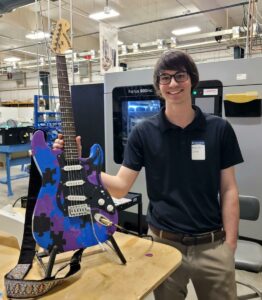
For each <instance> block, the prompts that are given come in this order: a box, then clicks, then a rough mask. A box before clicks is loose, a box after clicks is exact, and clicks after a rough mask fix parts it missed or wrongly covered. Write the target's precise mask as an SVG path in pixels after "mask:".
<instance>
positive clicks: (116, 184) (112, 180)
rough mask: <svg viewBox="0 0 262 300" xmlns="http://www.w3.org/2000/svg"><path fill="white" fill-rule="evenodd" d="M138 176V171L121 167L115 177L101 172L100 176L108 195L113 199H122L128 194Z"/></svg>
mask: <svg viewBox="0 0 262 300" xmlns="http://www.w3.org/2000/svg"><path fill="white" fill-rule="evenodd" d="M138 174H139V172H138V171H134V170H131V169H129V168H127V167H124V166H121V167H120V169H119V171H118V173H117V174H116V175H115V176H113V175H109V174H106V173H103V172H102V173H101V176H102V182H103V184H104V185H105V187H106V188H107V190H108V191H109V193H110V195H111V196H113V197H115V198H122V197H124V196H125V195H126V194H127V193H128V192H129V190H130V188H131V187H132V185H133V183H134V181H135V180H136V178H137V176H138Z"/></svg>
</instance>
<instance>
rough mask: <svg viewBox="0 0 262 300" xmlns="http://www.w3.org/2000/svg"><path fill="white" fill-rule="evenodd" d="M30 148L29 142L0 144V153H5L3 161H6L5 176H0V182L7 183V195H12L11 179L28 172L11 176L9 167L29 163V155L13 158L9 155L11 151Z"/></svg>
mask: <svg viewBox="0 0 262 300" xmlns="http://www.w3.org/2000/svg"><path fill="white" fill-rule="evenodd" d="M30 149H31V144H30V143H27V144H19V145H0V153H2V154H4V155H5V163H6V166H5V167H6V177H5V178H0V183H4V184H7V190H8V192H7V195H8V196H12V195H13V191H12V186H11V180H14V179H19V178H23V177H27V176H28V173H26V172H21V173H20V174H17V175H14V176H11V170H10V169H11V167H12V166H17V165H25V164H30V157H29V156H28V157H21V158H14V159H12V157H11V155H12V153H17V152H25V151H28V150H30Z"/></svg>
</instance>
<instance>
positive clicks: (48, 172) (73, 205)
mask: <svg viewBox="0 0 262 300" xmlns="http://www.w3.org/2000/svg"><path fill="white" fill-rule="evenodd" d="M32 155H33V158H34V161H35V163H36V165H37V167H38V170H39V172H40V174H41V176H42V186H41V189H40V192H39V195H38V198H37V201H36V205H35V208H34V213H33V220H32V222H33V224H32V228H33V236H34V239H35V240H36V242H37V244H39V246H41V247H42V248H44V249H47V250H49V251H51V250H52V248H53V247H54V246H56V247H57V249H58V252H65V251H70V250H75V249H79V248H86V247H89V246H93V245H96V244H98V243H100V242H101V243H102V242H105V241H106V240H108V239H109V238H110V236H111V235H112V234H113V233H114V232H115V230H116V228H115V226H114V225H113V224H117V222H118V216H117V211H116V208H115V205H114V202H113V200H112V198H111V197H110V195H109V193H108V192H107V191H106V189H105V188H104V187H103V185H102V183H101V179H100V165H101V163H102V161H103V154H102V151H101V148H100V146H99V145H97V144H96V145H93V146H92V148H91V151H90V156H89V158H87V159H78V160H77V161H76V160H73V161H70V163H68V161H66V159H65V158H64V155H63V152H62V151H61V150H52V149H50V148H49V147H48V146H47V144H46V142H45V138H44V133H43V132H42V131H37V132H36V133H35V134H34V136H33V138H32ZM100 216H103V217H105V218H106V219H108V220H110V221H111V222H112V223H113V224H112V225H111V226H105V225H104V224H102V223H101V222H99V218H100Z"/></svg>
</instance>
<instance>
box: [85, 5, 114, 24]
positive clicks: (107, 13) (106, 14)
mask: <svg viewBox="0 0 262 300" xmlns="http://www.w3.org/2000/svg"><path fill="white" fill-rule="evenodd" d="M117 16H119V13H118V12H117V11H115V10H114V9H112V8H110V7H108V6H106V7H105V10H104V11H100V12H97V13H94V14H91V15H89V18H90V19H93V20H96V21H99V20H104V19H108V18H113V17H117Z"/></svg>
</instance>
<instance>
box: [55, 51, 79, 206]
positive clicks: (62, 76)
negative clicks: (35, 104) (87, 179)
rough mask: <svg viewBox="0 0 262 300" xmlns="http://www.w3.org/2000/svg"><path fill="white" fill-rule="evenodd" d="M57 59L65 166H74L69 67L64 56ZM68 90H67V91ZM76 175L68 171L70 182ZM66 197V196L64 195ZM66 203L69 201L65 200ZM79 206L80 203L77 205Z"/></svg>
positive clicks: (71, 193) (71, 188) (71, 189)
mask: <svg viewBox="0 0 262 300" xmlns="http://www.w3.org/2000/svg"><path fill="white" fill-rule="evenodd" d="M56 59H57V66H58V69H57V79H58V87H59V93H60V110H61V118H62V120H61V121H62V128H63V132H64V141H65V147H64V157H65V165H66V166H70V165H71V164H72V162H71V157H70V155H72V146H71V144H72V143H71V142H72V141H71V137H70V135H69V133H70V134H71V132H69V130H68V125H69V124H70V116H69V111H72V107H69V105H68V104H69V103H68V96H70V94H69V84H68V77H67V66H66V63H65V62H63V60H64V61H65V57H64V56H56ZM66 89H67V90H66ZM74 177H75V176H74V174H73V173H72V172H71V171H67V178H68V180H69V181H72V180H73V179H75V178H74ZM68 190H69V195H74V194H75V193H74V192H75V191H74V186H72V187H71V186H69V187H68ZM64 197H65V195H64ZM64 201H69V200H66V199H65V198H64ZM69 203H70V205H72V204H74V205H75V203H74V201H70V202H69ZM76 204H78V203H76Z"/></svg>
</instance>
